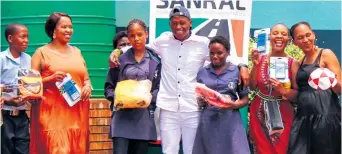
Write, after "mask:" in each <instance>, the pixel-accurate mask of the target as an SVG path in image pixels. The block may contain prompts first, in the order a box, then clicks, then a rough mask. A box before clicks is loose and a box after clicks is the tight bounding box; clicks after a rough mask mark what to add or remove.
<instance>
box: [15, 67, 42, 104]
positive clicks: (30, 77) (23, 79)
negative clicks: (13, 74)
mask: <svg viewBox="0 0 342 154" xmlns="http://www.w3.org/2000/svg"><path fill="white" fill-rule="evenodd" d="M18 86H19V87H18V89H19V91H18V93H19V95H21V96H22V97H23V98H26V99H40V98H42V97H43V82H42V77H41V76H40V73H39V72H38V71H36V70H29V69H19V70H18Z"/></svg>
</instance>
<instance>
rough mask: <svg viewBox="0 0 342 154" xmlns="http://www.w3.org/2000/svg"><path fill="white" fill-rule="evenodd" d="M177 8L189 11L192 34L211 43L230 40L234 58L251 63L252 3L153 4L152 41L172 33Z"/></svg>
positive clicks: (163, 0)
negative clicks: (173, 12)
mask: <svg viewBox="0 0 342 154" xmlns="http://www.w3.org/2000/svg"><path fill="white" fill-rule="evenodd" d="M175 6H184V7H186V8H188V9H189V12H190V15H191V18H192V34H196V35H200V36H205V37H208V38H209V39H210V38H212V37H214V36H216V35H221V36H224V37H225V38H227V39H229V40H230V44H231V51H230V54H231V56H232V57H234V58H235V57H239V58H240V60H242V61H243V62H244V63H245V64H247V63H248V45H249V32H250V21H251V12H252V0H241V1H240V0H151V1H150V31H149V32H150V36H149V38H150V40H154V39H155V38H157V37H158V36H159V35H160V34H161V33H162V32H165V31H171V30H170V26H169V13H170V11H171V9H172V8H174V7H175Z"/></svg>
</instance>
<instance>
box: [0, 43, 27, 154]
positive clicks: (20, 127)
mask: <svg viewBox="0 0 342 154" xmlns="http://www.w3.org/2000/svg"><path fill="white" fill-rule="evenodd" d="M20 68H24V69H30V68H31V57H30V56H29V55H28V54H26V53H23V52H22V53H21V55H20V57H18V58H14V57H13V56H12V54H11V53H10V50H9V48H8V49H6V50H5V51H3V52H1V53H0V84H2V85H13V84H18V78H17V77H18V70H19V69H20ZM2 94H3V97H5V98H6V97H8V98H10V97H13V96H17V94H18V91H17V89H14V90H10V91H6V92H3V93H2ZM25 110H26V104H24V105H21V106H18V107H15V106H10V105H7V104H5V103H4V104H3V108H2V111H1V112H2V115H3V125H2V126H1V153H2V154H28V153H29V143H30V135H29V119H28V116H27V114H26V111H25Z"/></svg>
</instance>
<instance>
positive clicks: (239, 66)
mask: <svg viewBox="0 0 342 154" xmlns="http://www.w3.org/2000/svg"><path fill="white" fill-rule="evenodd" d="M241 67H246V68H248V65H246V64H244V63H240V64H239V65H238V68H239V70H240V68H241Z"/></svg>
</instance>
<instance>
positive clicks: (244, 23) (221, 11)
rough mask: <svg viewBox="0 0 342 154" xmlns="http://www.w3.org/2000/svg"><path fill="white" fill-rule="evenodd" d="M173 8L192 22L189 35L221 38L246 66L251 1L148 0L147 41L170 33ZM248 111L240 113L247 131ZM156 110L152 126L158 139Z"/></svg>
mask: <svg viewBox="0 0 342 154" xmlns="http://www.w3.org/2000/svg"><path fill="white" fill-rule="evenodd" d="M175 6H183V7H186V8H187V9H188V10H189V12H190V16H191V20H192V34H196V35H199V36H205V37H208V38H209V39H210V38H212V37H214V36H216V35H221V36H224V37H225V38H227V39H228V40H229V41H230V44H231V50H230V54H231V57H233V58H232V59H237V60H240V61H241V62H243V63H245V64H248V46H249V33H250V21H251V12H252V0H241V1H240V0H150V31H149V39H150V41H152V40H154V39H155V38H157V37H158V36H159V35H160V34H161V33H163V32H166V31H171V29H170V25H169V13H170V11H171V9H172V8H174V7H175ZM247 108H248V107H244V108H242V109H240V113H241V115H242V120H243V123H244V126H245V128H247V115H248V111H247ZM158 115H159V109H157V110H156V113H155V122H156V126H157V133H158V139H159V141H158V142H157V144H159V143H160V137H159V116H158Z"/></svg>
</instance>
